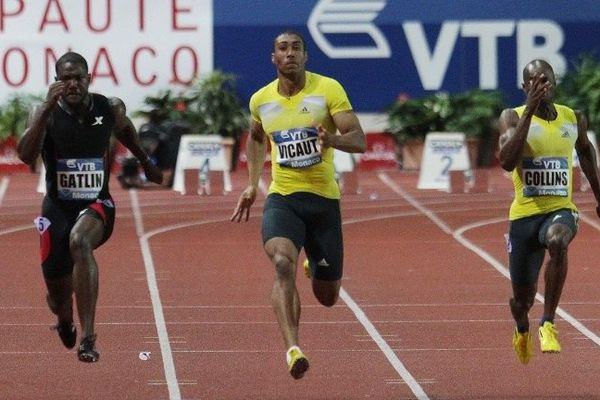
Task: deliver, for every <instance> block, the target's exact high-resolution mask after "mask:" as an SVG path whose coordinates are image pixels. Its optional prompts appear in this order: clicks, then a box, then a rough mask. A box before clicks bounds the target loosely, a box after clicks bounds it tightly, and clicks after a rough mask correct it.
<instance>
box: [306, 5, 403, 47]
mask: <svg viewBox="0 0 600 400" xmlns="http://www.w3.org/2000/svg"><path fill="white" fill-rule="evenodd" d="M386 1H387V0H363V1H360V2H355V1H352V0H321V1H319V3H317V5H316V6H315V8H313V10H312V13H311V14H310V17H309V18H308V24H307V25H308V30H309V31H310V34H311V35H312V37H313V40H314V41H315V42H316V43H317V45H318V46H319V48H320V49H321V50H322V51H323V52H324V53H325V54H327V55H328V56H329V57H330V58H388V57H390V55H391V53H392V52H391V50H390V45H389V43H388V41H387V39H386V38H385V36H384V35H383V33H381V30H380V29H379V28H378V27H377V26H376V25H375V24H374V23H373V20H374V19H375V18H377V15H379V12H380V11H381V10H383V8H384V7H385V5H386ZM349 33H350V34H365V35H368V36H369V37H370V38H371V40H373V45H371V46H339V45H336V46H334V45H333V44H331V42H330V41H329V40H328V39H327V37H326V35H335V34H349Z"/></svg>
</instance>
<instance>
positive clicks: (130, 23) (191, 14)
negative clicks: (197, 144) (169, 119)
mask: <svg viewBox="0 0 600 400" xmlns="http://www.w3.org/2000/svg"><path fill="white" fill-rule="evenodd" d="M212 4H213V2H212V0H178V1H155V0H152V1H149V0H147V1H137V0H127V1H123V0H118V1H117V0H114V1H89V0H88V1H83V0H34V1H31V0H30V1H24V0H3V1H0V37H1V38H2V45H1V46H0V104H1V103H3V102H4V101H5V100H6V98H7V97H9V96H10V95H11V94H13V93H31V94H40V95H44V96H45V94H46V91H47V87H48V85H49V84H50V83H52V82H54V76H55V68H54V64H55V63H56V60H57V59H58V58H59V57H60V56H61V55H62V54H64V53H65V52H67V51H75V52H77V53H80V54H81V55H82V56H83V57H84V58H86V60H87V62H88V68H89V72H90V74H91V75H92V83H91V85H90V91H92V92H98V93H102V94H104V95H106V96H117V97H120V98H122V99H123V101H125V104H126V105H127V108H128V110H129V111H134V110H137V109H140V108H142V107H143V99H144V97H145V96H148V95H150V94H156V93H157V92H159V91H161V90H166V89H171V90H173V91H174V92H178V91H183V90H184V89H185V88H187V87H188V86H189V85H190V84H191V83H192V81H193V80H194V78H195V77H197V76H200V75H202V74H206V73H208V72H210V71H212V68H213V9H212Z"/></svg>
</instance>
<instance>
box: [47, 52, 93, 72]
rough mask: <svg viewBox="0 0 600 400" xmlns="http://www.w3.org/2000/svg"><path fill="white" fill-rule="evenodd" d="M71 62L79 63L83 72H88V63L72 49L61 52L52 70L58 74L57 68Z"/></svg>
mask: <svg viewBox="0 0 600 400" xmlns="http://www.w3.org/2000/svg"><path fill="white" fill-rule="evenodd" d="M68 62H70V63H72V64H77V65H81V66H82V67H83V68H84V69H85V72H86V73H87V72H88V63H87V61H86V60H85V58H83V56H82V55H81V54H79V53H75V52H74V51H69V52H67V53H65V54H63V55H62V56H61V57H60V58H59V59H58V60H57V61H56V64H55V65H54V70H55V71H56V73H57V74H58V68H59V67H60V66H61V65H63V64H66V63H68Z"/></svg>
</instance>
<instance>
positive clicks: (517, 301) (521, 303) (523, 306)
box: [510, 297, 535, 313]
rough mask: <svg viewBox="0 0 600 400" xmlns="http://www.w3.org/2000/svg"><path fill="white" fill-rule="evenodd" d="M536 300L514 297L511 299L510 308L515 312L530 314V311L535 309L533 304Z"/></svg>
mask: <svg viewBox="0 0 600 400" xmlns="http://www.w3.org/2000/svg"><path fill="white" fill-rule="evenodd" d="M534 300H535V299H534V298H529V297H528V298H517V297H514V298H512V299H510V306H511V307H512V308H513V309H514V310H515V311H520V312H525V313H527V312H529V310H531V307H533V302H534Z"/></svg>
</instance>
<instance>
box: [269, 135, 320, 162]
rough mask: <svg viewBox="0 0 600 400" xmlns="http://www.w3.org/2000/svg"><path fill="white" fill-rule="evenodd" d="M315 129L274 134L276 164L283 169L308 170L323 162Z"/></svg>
mask: <svg viewBox="0 0 600 400" xmlns="http://www.w3.org/2000/svg"><path fill="white" fill-rule="evenodd" d="M317 136H318V135H317V130H316V129H315V128H300V129H287V130H283V131H276V132H273V141H274V142H275V148H276V153H277V160H276V162H277V163H278V164H279V165H280V166H282V167H288V168H306V167H310V166H311V165H315V164H318V163H320V162H321V152H320V150H319V146H318V145H317Z"/></svg>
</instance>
